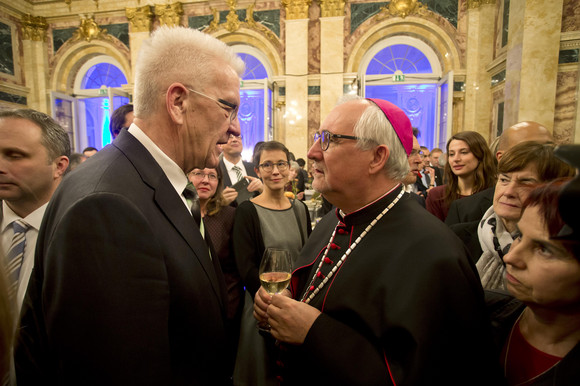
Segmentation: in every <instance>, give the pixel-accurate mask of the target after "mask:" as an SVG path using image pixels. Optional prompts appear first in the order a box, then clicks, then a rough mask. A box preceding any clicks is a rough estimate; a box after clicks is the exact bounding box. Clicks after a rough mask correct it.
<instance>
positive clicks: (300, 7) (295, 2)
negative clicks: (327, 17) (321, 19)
mask: <svg viewBox="0 0 580 386" xmlns="http://www.w3.org/2000/svg"><path fill="white" fill-rule="evenodd" d="M311 3H312V0H282V5H283V6H284V8H285V9H286V20H293V19H308V8H309V7H310V4H311Z"/></svg>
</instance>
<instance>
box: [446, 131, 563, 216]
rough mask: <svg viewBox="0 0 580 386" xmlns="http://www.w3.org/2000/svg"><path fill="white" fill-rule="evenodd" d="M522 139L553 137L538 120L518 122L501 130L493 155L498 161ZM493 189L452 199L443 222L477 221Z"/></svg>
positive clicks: (489, 202) (550, 139) (490, 201)
mask: <svg viewBox="0 0 580 386" xmlns="http://www.w3.org/2000/svg"><path fill="white" fill-rule="evenodd" d="M524 141H536V142H539V143H551V142H554V138H553V137H552V133H550V131H549V130H548V129H547V128H546V127H545V126H543V125H541V124H539V123H538V122H532V121H523V122H519V123H516V124H515V125H513V126H511V127H509V128H508V129H506V130H505V131H504V132H503V134H502V135H501V137H500V138H499V142H498V146H497V151H496V153H495V157H496V158H497V160H498V161H499V160H500V159H501V157H502V156H503V154H504V153H505V152H506V151H507V150H509V149H511V148H512V147H514V146H515V145H517V144H518V143H520V142H524ZM494 191H495V185H494V186H493V187H491V188H488V189H486V190H483V191H481V192H479V193H476V194H473V195H471V196H469V197H464V198H462V199H461V200H455V201H453V202H452V203H451V206H450V207H449V213H448V214H447V218H446V219H445V224H447V225H449V226H451V225H454V224H459V223H466V222H472V221H479V220H480V219H481V218H482V217H483V214H484V213H485V211H486V210H487V209H489V207H490V206H492V205H493V193H494Z"/></svg>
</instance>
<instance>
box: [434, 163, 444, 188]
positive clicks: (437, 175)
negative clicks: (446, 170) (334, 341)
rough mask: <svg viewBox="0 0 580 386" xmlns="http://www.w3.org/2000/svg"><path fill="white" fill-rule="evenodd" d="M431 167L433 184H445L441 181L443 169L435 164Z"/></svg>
mask: <svg viewBox="0 0 580 386" xmlns="http://www.w3.org/2000/svg"><path fill="white" fill-rule="evenodd" d="M432 168H433V169H435V186H441V185H443V184H445V183H444V182H443V169H441V168H439V167H437V166H432Z"/></svg>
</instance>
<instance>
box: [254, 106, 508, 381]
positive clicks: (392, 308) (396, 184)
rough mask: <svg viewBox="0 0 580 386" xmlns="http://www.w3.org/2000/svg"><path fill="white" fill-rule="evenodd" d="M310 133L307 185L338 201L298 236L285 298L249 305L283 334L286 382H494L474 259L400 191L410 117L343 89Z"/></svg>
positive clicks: (260, 296) (259, 297)
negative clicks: (302, 239)
mask: <svg viewBox="0 0 580 386" xmlns="http://www.w3.org/2000/svg"><path fill="white" fill-rule="evenodd" d="M314 139H315V141H314V144H313V145H312V147H311V148H310V151H309V153H308V157H309V158H310V159H312V160H313V161H314V182H313V186H314V188H315V189H316V190H318V191H319V192H321V193H322V194H323V195H324V197H326V198H327V199H328V200H329V201H330V202H331V203H333V204H334V205H336V207H337V208H338V209H337V210H336V211H335V212H333V213H329V214H328V215H326V216H325V217H324V218H323V219H322V220H321V221H320V223H319V224H318V225H317V226H316V228H315V229H314V231H313V233H312V235H311V237H310V238H309V239H308V241H307V242H306V244H305V245H304V248H303V250H302V252H301V254H300V256H299V257H298V260H297V261H296V263H295V265H294V266H295V267H299V268H297V269H296V270H295V271H294V273H293V276H292V281H291V285H290V290H291V291H290V292H291V294H292V297H293V299H292V298H291V297H290V296H284V294H277V295H273V296H270V295H268V293H267V292H266V291H264V290H263V289H261V290H260V291H259V292H258V293H257V294H256V297H255V307H254V315H255V316H256V318H257V319H258V320H259V321H264V322H267V323H269V324H270V326H271V334H272V336H273V337H274V338H275V339H277V340H278V341H279V342H281V343H280V344H281V350H280V351H281V362H282V364H283V366H281V371H282V375H281V377H282V378H283V379H284V384H289V385H304V384H309V385H316V384H318V385H390V384H397V385H438V384H445V385H465V384H466V383H469V384H470V385H491V384H496V383H495V382H494V380H495V379H496V378H495V375H496V371H495V369H496V368H497V366H496V364H495V363H494V362H495V361H494V360H493V355H490V344H491V342H490V341H489V339H487V338H488V336H489V331H488V322H487V320H486V318H485V310H484V303H483V291H482V289H481V286H480V285H479V282H478V278H477V275H476V274H475V272H474V267H473V265H472V264H470V262H469V260H468V258H467V255H466V253H465V250H464V249H463V247H462V245H461V241H459V239H458V238H456V237H455V235H453V234H452V233H451V232H450V231H449V230H448V229H447V228H446V227H445V226H444V225H443V224H441V223H439V224H437V219H436V218H435V217H433V216H431V215H430V214H429V213H428V212H426V211H425V210H424V209H423V208H421V206H420V205H419V204H418V203H417V202H416V201H415V200H414V199H413V198H411V197H409V195H406V194H404V190H403V187H402V184H401V181H403V179H404V178H405V176H406V175H407V173H408V172H409V163H408V160H407V155H408V154H410V152H411V149H412V143H413V134H412V130H411V124H410V121H409V119H408V118H407V116H406V115H405V114H404V112H403V111H402V110H401V109H399V108H398V107H396V106H394V105H393V104H391V103H389V102H387V101H383V100H379V99H367V100H365V99H359V100H352V101H348V102H345V103H342V104H340V105H338V106H337V107H335V108H334V109H333V110H332V111H331V112H330V114H329V115H328V117H327V118H326V119H325V120H324V122H323V124H322V125H321V127H320V130H319V131H318V132H317V133H316V134H315V137H314ZM285 292H286V295H290V293H289V291H285Z"/></svg>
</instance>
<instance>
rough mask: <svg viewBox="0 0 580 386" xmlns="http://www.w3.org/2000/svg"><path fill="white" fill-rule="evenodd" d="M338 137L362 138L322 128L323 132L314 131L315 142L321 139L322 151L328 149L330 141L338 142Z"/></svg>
mask: <svg viewBox="0 0 580 386" xmlns="http://www.w3.org/2000/svg"><path fill="white" fill-rule="evenodd" d="M338 138H342V139H355V140H359V139H360V138H359V137H355V136H353V135H343V134H333V133H331V132H330V131H328V130H322V133H314V142H316V141H318V140H319V139H320V147H321V148H322V151H326V150H327V149H328V146H330V142H336V140H337V139H338Z"/></svg>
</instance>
